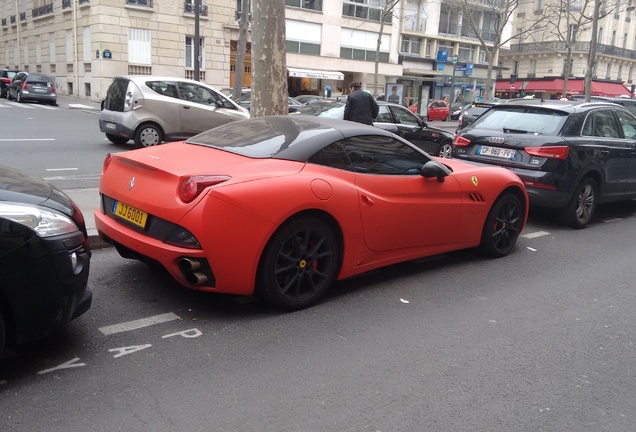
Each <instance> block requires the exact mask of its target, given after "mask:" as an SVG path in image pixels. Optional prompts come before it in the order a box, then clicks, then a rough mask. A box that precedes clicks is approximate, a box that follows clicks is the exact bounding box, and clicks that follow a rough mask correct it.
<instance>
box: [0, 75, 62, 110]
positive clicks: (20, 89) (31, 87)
mask: <svg viewBox="0 0 636 432" xmlns="http://www.w3.org/2000/svg"><path fill="white" fill-rule="evenodd" d="M54 83H55V81H54V80H53V78H52V77H50V76H48V75H43V74H38V73H28V72H18V73H17V74H15V76H14V77H13V79H12V80H11V83H10V84H9V85H8V87H7V99H9V100H11V99H15V100H17V101H18V102H27V101H32V102H45V103H48V104H50V105H57V92H56V90H55V84H54Z"/></svg>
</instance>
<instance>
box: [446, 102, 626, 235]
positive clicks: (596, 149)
mask: <svg viewBox="0 0 636 432" xmlns="http://www.w3.org/2000/svg"><path fill="white" fill-rule="evenodd" d="M635 152H636V117H634V116H633V115H632V114H631V113H630V112H629V111H627V110H626V109H625V108H624V107H622V106H619V105H616V104H612V103H602V102H592V103H587V102H583V101H555V100H547V101H543V100H541V99H534V100H533V99H530V100H518V101H515V102H509V103H504V104H499V105H495V106H493V107H491V108H490V109H489V110H488V111H487V112H485V113H484V114H483V115H481V116H480V117H479V118H477V120H475V121H474V122H473V123H472V124H471V125H470V126H469V127H468V128H466V129H463V130H461V131H459V133H458V134H457V135H456V136H455V140H454V141H453V157H454V158H458V159H461V160H466V161H474V162H479V163H481V164H486V165H496V166H503V167H507V168H509V169H510V170H512V171H513V172H515V173H516V174H517V175H519V177H520V178H521V180H523V182H524V184H525V185H526V188H527V190H528V195H529V197H530V204H531V205H534V206H537V207H551V208H555V209H557V211H558V214H559V216H560V217H561V220H562V221H563V223H564V224H565V225H567V226H570V227H572V228H577V229H580V228H585V227H586V226H587V225H588V224H589V222H590V221H591V220H592V217H593V216H594V211H595V209H596V206H597V205H598V204H600V203H607V202H611V201H619V200H628V199H633V198H636V159H635V158H634V153H635Z"/></svg>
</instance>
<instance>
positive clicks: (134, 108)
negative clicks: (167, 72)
mask: <svg viewBox="0 0 636 432" xmlns="http://www.w3.org/2000/svg"><path fill="white" fill-rule="evenodd" d="M246 118H249V113H248V112H247V111H246V110H245V109H244V108H242V107H240V106H239V105H238V104H237V103H235V102H234V101H232V100H231V99H230V98H228V97H226V96H224V95H223V94H222V93H221V92H219V91H217V90H216V89H215V88H214V87H210V86H208V85H206V84H204V83H202V82H199V81H194V80H189V79H185V78H175V77H158V76H152V75H131V76H121V77H116V78H114V79H113V82H112V83H111V85H110V87H109V88H108V91H107V92H106V98H105V99H104V101H103V102H102V110H101V112H100V114H99V129H100V130H101V131H102V132H104V133H105V134H106V138H108V139H109V140H110V141H111V142H112V143H115V144H124V143H126V142H128V141H129V140H131V139H132V140H134V142H135V145H136V146H137V147H150V146H154V145H157V144H161V143H162V142H163V141H177V140H181V139H185V138H187V137H191V136H193V135H196V134H198V133H200V132H203V131H206V130H208V129H211V128H213V127H215V126H219V125H222V124H225V123H228V122H232V121H235V120H242V119H246Z"/></svg>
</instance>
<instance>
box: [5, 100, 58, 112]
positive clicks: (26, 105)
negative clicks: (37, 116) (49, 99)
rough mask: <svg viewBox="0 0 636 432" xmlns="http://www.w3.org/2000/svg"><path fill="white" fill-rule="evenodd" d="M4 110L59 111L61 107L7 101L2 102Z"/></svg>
mask: <svg viewBox="0 0 636 432" xmlns="http://www.w3.org/2000/svg"><path fill="white" fill-rule="evenodd" d="M2 108H14V109H30V110H33V109H45V110H59V109H60V107H59V106H52V105H47V104H43V103H37V102H25V103H20V102H16V101H8V100H6V99H2V100H0V109H2Z"/></svg>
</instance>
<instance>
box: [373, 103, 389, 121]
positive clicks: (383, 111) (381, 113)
mask: <svg viewBox="0 0 636 432" xmlns="http://www.w3.org/2000/svg"><path fill="white" fill-rule="evenodd" d="M375 121H376V122H378V123H393V117H391V113H390V112H389V107H388V106H387V105H380V106H379V110H378V116H377V117H376V118H375Z"/></svg>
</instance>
